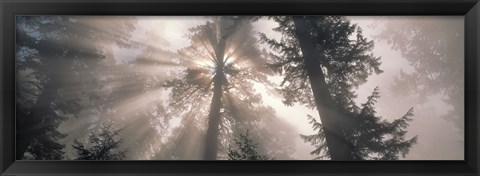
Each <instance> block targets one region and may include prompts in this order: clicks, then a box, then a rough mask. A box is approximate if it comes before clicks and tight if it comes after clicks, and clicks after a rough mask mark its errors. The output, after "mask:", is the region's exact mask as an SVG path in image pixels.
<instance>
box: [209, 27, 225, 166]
mask: <svg viewBox="0 0 480 176" xmlns="http://www.w3.org/2000/svg"><path fill="white" fill-rule="evenodd" d="M223 23H224V21H223V20H221V22H220V38H219V42H218V45H217V47H215V57H216V61H217V63H216V65H215V66H216V68H215V76H214V77H213V79H214V80H213V97H212V102H211V104H210V112H209V114H208V129H207V134H206V144H205V154H204V159H205V160H216V159H217V153H218V134H219V130H220V129H219V125H220V120H221V119H220V109H221V108H222V96H223V84H224V80H225V75H224V66H225V63H224V56H225V46H226V38H227V36H228V35H227V32H226V31H225V30H226V27H225V24H223Z"/></svg>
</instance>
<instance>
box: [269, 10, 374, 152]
mask: <svg viewBox="0 0 480 176" xmlns="http://www.w3.org/2000/svg"><path fill="white" fill-rule="evenodd" d="M272 18H273V19H274V20H275V21H276V22H278V23H279V27H277V28H275V29H274V30H275V31H278V32H280V33H281V34H282V39H281V41H276V40H274V39H268V37H267V36H266V35H265V34H262V40H263V41H264V42H266V43H268V44H270V46H271V47H272V49H274V50H276V51H277V52H279V53H280V55H279V56H277V55H274V56H273V57H274V58H275V59H276V61H275V63H273V64H272V65H271V67H272V69H274V70H275V71H276V72H277V73H280V74H284V75H285V78H284V80H283V82H282V86H283V87H282V89H281V92H282V94H283V97H284V98H285V100H284V103H285V104H286V105H292V104H293V103H296V102H298V103H302V104H306V105H308V106H309V107H312V108H315V107H316V108H317V110H318V112H319V115H320V120H321V123H322V126H321V130H322V132H321V134H319V135H320V136H324V138H325V146H323V145H322V146H320V149H319V150H324V149H325V148H328V156H329V157H330V158H331V159H332V160H354V159H358V158H357V157H356V156H355V154H356V152H355V149H356V148H357V147H358V146H355V145H356V144H355V143H353V141H352V140H350V139H349V138H350V135H352V134H351V131H349V129H350V128H351V126H352V125H354V124H353V122H352V121H351V116H352V114H351V113H352V112H356V111H358V108H357V107H356V106H355V102H354V98H355V97H356V94H355V92H354V91H353V90H352V89H353V88H354V87H358V86H359V85H360V84H363V83H365V82H366V81H367V78H368V76H369V75H371V74H373V73H376V74H379V73H382V70H380V68H379V66H380V58H379V57H374V56H373V54H372V53H370V51H371V50H372V48H373V46H374V43H373V41H368V40H367V39H366V38H365V37H363V35H362V31H361V29H360V28H358V27H357V26H356V25H353V24H351V23H350V21H349V20H348V19H347V18H346V17H340V16H294V17H272Z"/></svg>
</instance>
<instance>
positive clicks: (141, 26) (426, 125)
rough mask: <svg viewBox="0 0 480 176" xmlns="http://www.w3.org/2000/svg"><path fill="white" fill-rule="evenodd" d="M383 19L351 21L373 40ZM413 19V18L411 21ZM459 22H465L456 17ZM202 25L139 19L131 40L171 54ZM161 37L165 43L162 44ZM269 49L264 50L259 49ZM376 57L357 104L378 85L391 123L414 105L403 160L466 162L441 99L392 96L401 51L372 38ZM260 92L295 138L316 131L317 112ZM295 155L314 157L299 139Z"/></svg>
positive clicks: (268, 25) (403, 63)
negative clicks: (411, 143) (377, 71)
mask: <svg viewBox="0 0 480 176" xmlns="http://www.w3.org/2000/svg"><path fill="white" fill-rule="evenodd" d="M379 18H381V17H351V19H352V23H357V24H358V25H359V26H360V27H361V28H362V29H363V34H364V36H366V37H367V38H368V39H373V37H372V36H373V35H375V34H377V33H378V32H379V31H380V30H381V28H380V27H375V26H373V25H372V24H374V22H375V21H376V20H377V19H379ZM412 18H414V17H412ZM458 20H463V18H461V17H458ZM203 23H204V19H202V18H200V17H138V25H137V30H136V31H135V32H134V34H133V40H135V41H147V42H150V43H148V44H150V45H153V46H158V47H162V48H164V49H168V50H171V51H176V50H177V49H179V48H182V47H185V46H187V45H188V44H189V41H188V40H187V39H186V38H185V37H184V35H185V34H187V33H188V28H191V27H194V26H196V25H200V24H203ZM275 26H277V24H276V23H275V22H273V21H269V20H267V19H262V20H259V21H257V22H255V23H254V28H255V30H257V31H258V32H263V33H266V34H267V36H269V37H273V38H279V37H280V35H279V34H278V33H276V32H273V31H272V30H271V29H272V28H273V27H275ZM161 38H163V39H164V40H162V39H161ZM261 47H262V48H265V49H267V51H268V49H269V48H268V46H266V45H261ZM114 52H115V54H114V56H115V60H116V61H117V62H118V63H122V62H125V61H128V58H135V57H134V56H136V55H138V54H139V53H140V51H139V50H132V49H131V50H128V49H120V48H118V47H115V48H114ZM373 53H374V54H375V56H381V57H382V64H381V66H380V68H381V69H382V70H384V73H382V74H380V75H378V76H377V75H372V76H370V77H369V80H368V82H367V83H366V84H364V85H361V86H360V87H359V89H358V90H357V91H356V92H357V94H358V99H357V103H358V104H359V103H363V102H365V101H366V97H367V96H369V95H370V94H371V93H372V91H373V89H374V88H375V87H376V86H379V88H380V94H381V96H382V97H381V98H380V99H379V101H378V103H377V108H376V110H377V112H378V114H379V115H381V116H383V117H384V118H386V119H388V120H389V121H391V120H394V119H396V118H400V117H401V116H402V115H404V114H405V113H406V112H407V111H408V109H409V108H410V107H414V109H415V116H414V121H412V122H411V123H410V124H411V126H410V127H409V128H408V129H407V130H408V133H407V137H409V138H410V137H413V136H414V135H418V136H419V139H418V143H417V144H415V145H414V146H413V147H412V148H411V150H410V153H409V154H408V155H407V157H406V158H405V159H407V160H435V159H439V160H457V159H460V160H462V159H463V158H464V149H463V142H462V141H463V140H462V139H463V138H464V137H463V135H461V134H459V133H458V132H456V131H455V128H454V125H453V124H451V123H448V122H447V121H446V120H444V119H442V118H441V117H439V116H438V115H440V114H444V113H446V111H447V110H448V109H449V108H451V107H449V106H448V105H446V104H445V103H443V101H442V100H441V98H442V97H439V96H437V97H432V98H431V99H429V101H428V102H427V103H426V104H422V105H420V104H418V105H417V104H415V100H414V99H415V97H408V96H406V97H395V96H394V95H393V94H392V93H390V92H389V91H390V87H391V85H392V83H393V80H394V79H393V78H394V76H395V75H398V74H399V72H400V69H403V70H404V71H408V68H409V67H410V66H409V64H408V62H407V60H406V59H404V58H402V56H401V55H400V53H399V52H396V51H394V50H392V49H391V48H390V45H388V44H387V43H386V42H384V41H378V40H375V48H374V50H373ZM272 80H277V81H278V80H281V77H276V78H272ZM257 89H258V91H260V92H263V93H262V96H263V97H262V98H263V101H264V103H265V105H269V106H271V107H273V108H274V109H275V110H276V113H277V115H278V116H279V117H280V118H283V119H285V120H286V121H287V122H289V123H290V124H292V125H293V126H294V127H295V128H296V129H297V132H298V133H299V134H313V133H314V131H313V130H312V128H311V125H310V124H309V123H308V120H307V116H306V115H307V114H310V115H312V116H313V117H315V118H316V119H318V118H319V117H318V112H317V111H316V110H311V109H308V108H306V107H304V106H299V105H295V106H293V107H286V106H284V105H283V103H282V102H281V98H278V97H272V96H271V95H269V94H268V93H266V92H265V90H262V87H261V86H258V87H257ZM295 143H296V149H297V151H296V152H295V153H294V156H293V157H295V158H297V159H306V160H309V159H312V158H313V156H311V155H310V154H309V153H310V151H312V150H313V147H312V146H311V145H310V143H304V142H302V141H301V140H300V138H297V139H296V140H295Z"/></svg>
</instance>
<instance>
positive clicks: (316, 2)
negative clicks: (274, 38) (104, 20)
mask: <svg viewBox="0 0 480 176" xmlns="http://www.w3.org/2000/svg"><path fill="white" fill-rule="evenodd" d="M0 12H1V21H0V33H1V37H0V38H1V40H2V42H1V47H0V53H1V59H0V75H1V76H0V85H1V86H0V89H1V90H0V100H1V101H0V112H1V117H0V139H1V142H0V173H1V175H2V176H7V175H8V176H11V175H12V176H13V175H119V174H121V175H412V176H415V175H464V176H474V175H479V168H480V164H479V156H480V155H479V154H480V152H479V144H480V138H479V130H478V128H480V123H479V120H478V112H479V108H478V107H479V106H478V105H479V104H478V102H479V99H480V96H479V94H478V92H479V89H478V83H479V79H480V77H479V72H478V68H480V64H479V62H478V59H479V58H480V52H479V50H480V45H479V44H480V39H479V32H480V23H479V21H480V18H479V17H480V3H479V1H478V0H228V1H227V0H203V1H195V0H160V1H149V0H137V1H135V0H115V1H95V0H84V1H79V0H69V1H65V0H62V1H60V0H15V1H13V0H0ZM16 15H460V16H464V17H465V108H466V109H465V114H466V115H465V133H466V134H465V160H464V161H390V162H387V161H362V162H350V161H349V162H343V161H256V162H254V161H22V160H15V103H14V102H15V96H14V94H15V74H14V73H15V70H14V64H15V63H14V62H15V61H14V58H15V35H14V34H15V16H16Z"/></svg>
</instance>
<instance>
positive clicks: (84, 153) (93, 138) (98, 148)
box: [72, 122, 127, 160]
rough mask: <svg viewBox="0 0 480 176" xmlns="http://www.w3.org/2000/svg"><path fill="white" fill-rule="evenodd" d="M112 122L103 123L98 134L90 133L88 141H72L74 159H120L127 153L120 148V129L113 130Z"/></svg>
mask: <svg viewBox="0 0 480 176" xmlns="http://www.w3.org/2000/svg"><path fill="white" fill-rule="evenodd" d="M113 125H114V124H113V122H107V123H104V124H103V125H102V126H101V127H100V129H99V132H98V134H95V133H93V132H92V133H90V136H89V137H88V143H87V144H83V143H81V142H79V141H77V140H75V141H74V144H73V145H72V146H73V149H74V150H75V153H76V158H75V160H122V159H123V158H125V154H126V153H127V150H126V149H120V144H121V143H122V140H121V139H120V138H119V137H120V133H119V132H120V130H115V129H114V126H113Z"/></svg>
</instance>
